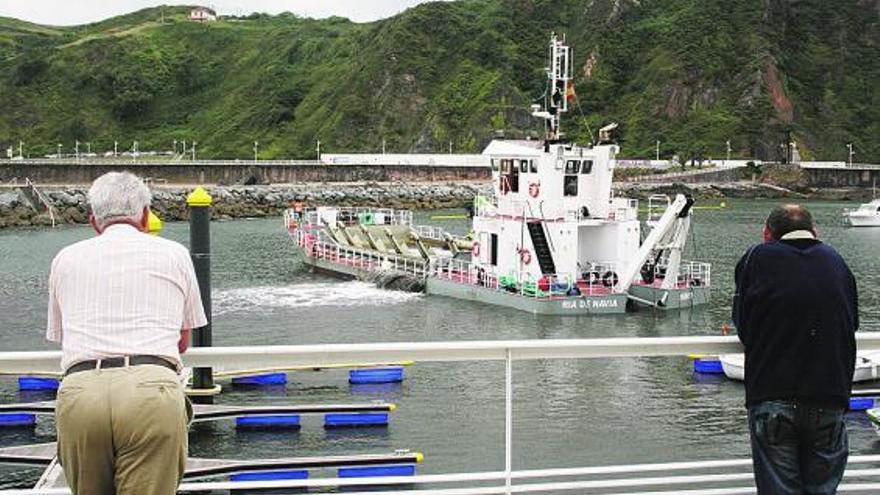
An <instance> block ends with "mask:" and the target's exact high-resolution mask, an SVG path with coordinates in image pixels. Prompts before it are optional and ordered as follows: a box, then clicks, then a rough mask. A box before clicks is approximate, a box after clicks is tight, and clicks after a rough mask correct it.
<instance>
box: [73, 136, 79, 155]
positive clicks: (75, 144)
mask: <svg viewBox="0 0 880 495" xmlns="http://www.w3.org/2000/svg"><path fill="white" fill-rule="evenodd" d="M73 156H74V157H76V159H77V160H79V139H77V140H76V141H74V142H73Z"/></svg>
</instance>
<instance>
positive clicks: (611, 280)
mask: <svg viewBox="0 0 880 495" xmlns="http://www.w3.org/2000/svg"><path fill="white" fill-rule="evenodd" d="M619 281H620V277H618V276H617V274H616V273H614V272H613V271H611V270H608V271H607V272H605V274H604V275H602V285H604V286H605V287H614V286H615V285H617V282H619Z"/></svg>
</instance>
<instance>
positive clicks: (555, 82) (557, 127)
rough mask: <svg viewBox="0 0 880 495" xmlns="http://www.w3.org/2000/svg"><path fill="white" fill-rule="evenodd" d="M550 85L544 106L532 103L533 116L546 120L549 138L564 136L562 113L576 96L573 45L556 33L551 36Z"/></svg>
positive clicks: (548, 70)
mask: <svg viewBox="0 0 880 495" xmlns="http://www.w3.org/2000/svg"><path fill="white" fill-rule="evenodd" d="M547 79H548V82H547V84H548V87H547V91H546V93H544V108H543V109H541V107H540V105H532V116H533V117H538V118H541V119H544V120H545V121H546V131H547V139H548V140H557V139H560V138H561V137H562V130H561V123H562V114H563V113H565V112H567V111H568V100H569V99H570V98H572V97H573V96H574V86H573V83H572V80H571V47H569V46H568V45H566V44H565V38H564V37H563V39H561V40H560V39H559V37H558V36H556V33H553V35H552V36H551V37H550V66H549V67H547Z"/></svg>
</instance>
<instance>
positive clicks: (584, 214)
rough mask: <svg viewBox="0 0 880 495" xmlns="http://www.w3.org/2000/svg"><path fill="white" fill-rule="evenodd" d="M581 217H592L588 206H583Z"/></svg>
mask: <svg viewBox="0 0 880 495" xmlns="http://www.w3.org/2000/svg"><path fill="white" fill-rule="evenodd" d="M581 217H583V218H590V209H589V208H587V207H586V206H581Z"/></svg>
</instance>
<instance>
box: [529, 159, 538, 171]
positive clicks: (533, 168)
mask: <svg viewBox="0 0 880 495" xmlns="http://www.w3.org/2000/svg"><path fill="white" fill-rule="evenodd" d="M529 171H530V172H532V173H533V174H537V173H538V164H537V163H535V160H529Z"/></svg>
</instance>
